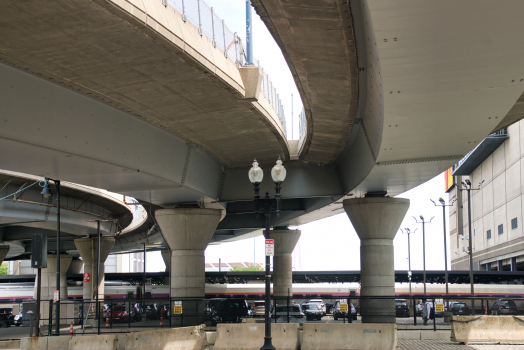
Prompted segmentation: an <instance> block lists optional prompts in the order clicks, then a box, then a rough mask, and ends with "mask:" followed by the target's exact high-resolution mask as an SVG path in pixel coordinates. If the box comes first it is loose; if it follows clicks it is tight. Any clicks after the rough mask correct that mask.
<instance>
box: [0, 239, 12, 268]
mask: <svg viewBox="0 0 524 350" xmlns="http://www.w3.org/2000/svg"><path fill="white" fill-rule="evenodd" d="M9 248H10V247H9V246H8V245H7V244H2V245H0V264H2V263H3V262H4V259H5V257H6V256H7V253H9Z"/></svg>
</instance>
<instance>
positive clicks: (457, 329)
mask: <svg viewBox="0 0 524 350" xmlns="http://www.w3.org/2000/svg"><path fill="white" fill-rule="evenodd" d="M451 340H453V341H456V342H460V343H464V344H466V345H467V344H468V343H480V342H495V343H523V342H524V317H522V316H453V319H452V323H451Z"/></svg>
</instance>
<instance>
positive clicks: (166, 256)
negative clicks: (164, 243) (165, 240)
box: [160, 249, 171, 272]
mask: <svg viewBox="0 0 524 350" xmlns="http://www.w3.org/2000/svg"><path fill="white" fill-rule="evenodd" d="M160 252H161V253H162V259H164V264H166V272H169V271H171V251H170V250H169V249H163V250H161V251H160Z"/></svg>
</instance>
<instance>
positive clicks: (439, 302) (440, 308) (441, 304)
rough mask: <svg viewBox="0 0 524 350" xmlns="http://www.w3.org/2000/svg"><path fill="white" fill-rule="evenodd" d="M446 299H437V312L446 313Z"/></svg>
mask: <svg viewBox="0 0 524 350" xmlns="http://www.w3.org/2000/svg"><path fill="white" fill-rule="evenodd" d="M444 311H445V308H444V299H435V312H444Z"/></svg>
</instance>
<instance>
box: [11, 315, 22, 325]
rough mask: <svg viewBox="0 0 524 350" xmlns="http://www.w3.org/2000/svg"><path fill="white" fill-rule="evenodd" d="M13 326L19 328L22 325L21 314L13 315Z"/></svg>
mask: <svg viewBox="0 0 524 350" xmlns="http://www.w3.org/2000/svg"><path fill="white" fill-rule="evenodd" d="M13 320H14V325H15V326H17V327H20V326H21V325H22V312H20V313H19V314H18V315H15V317H13Z"/></svg>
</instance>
